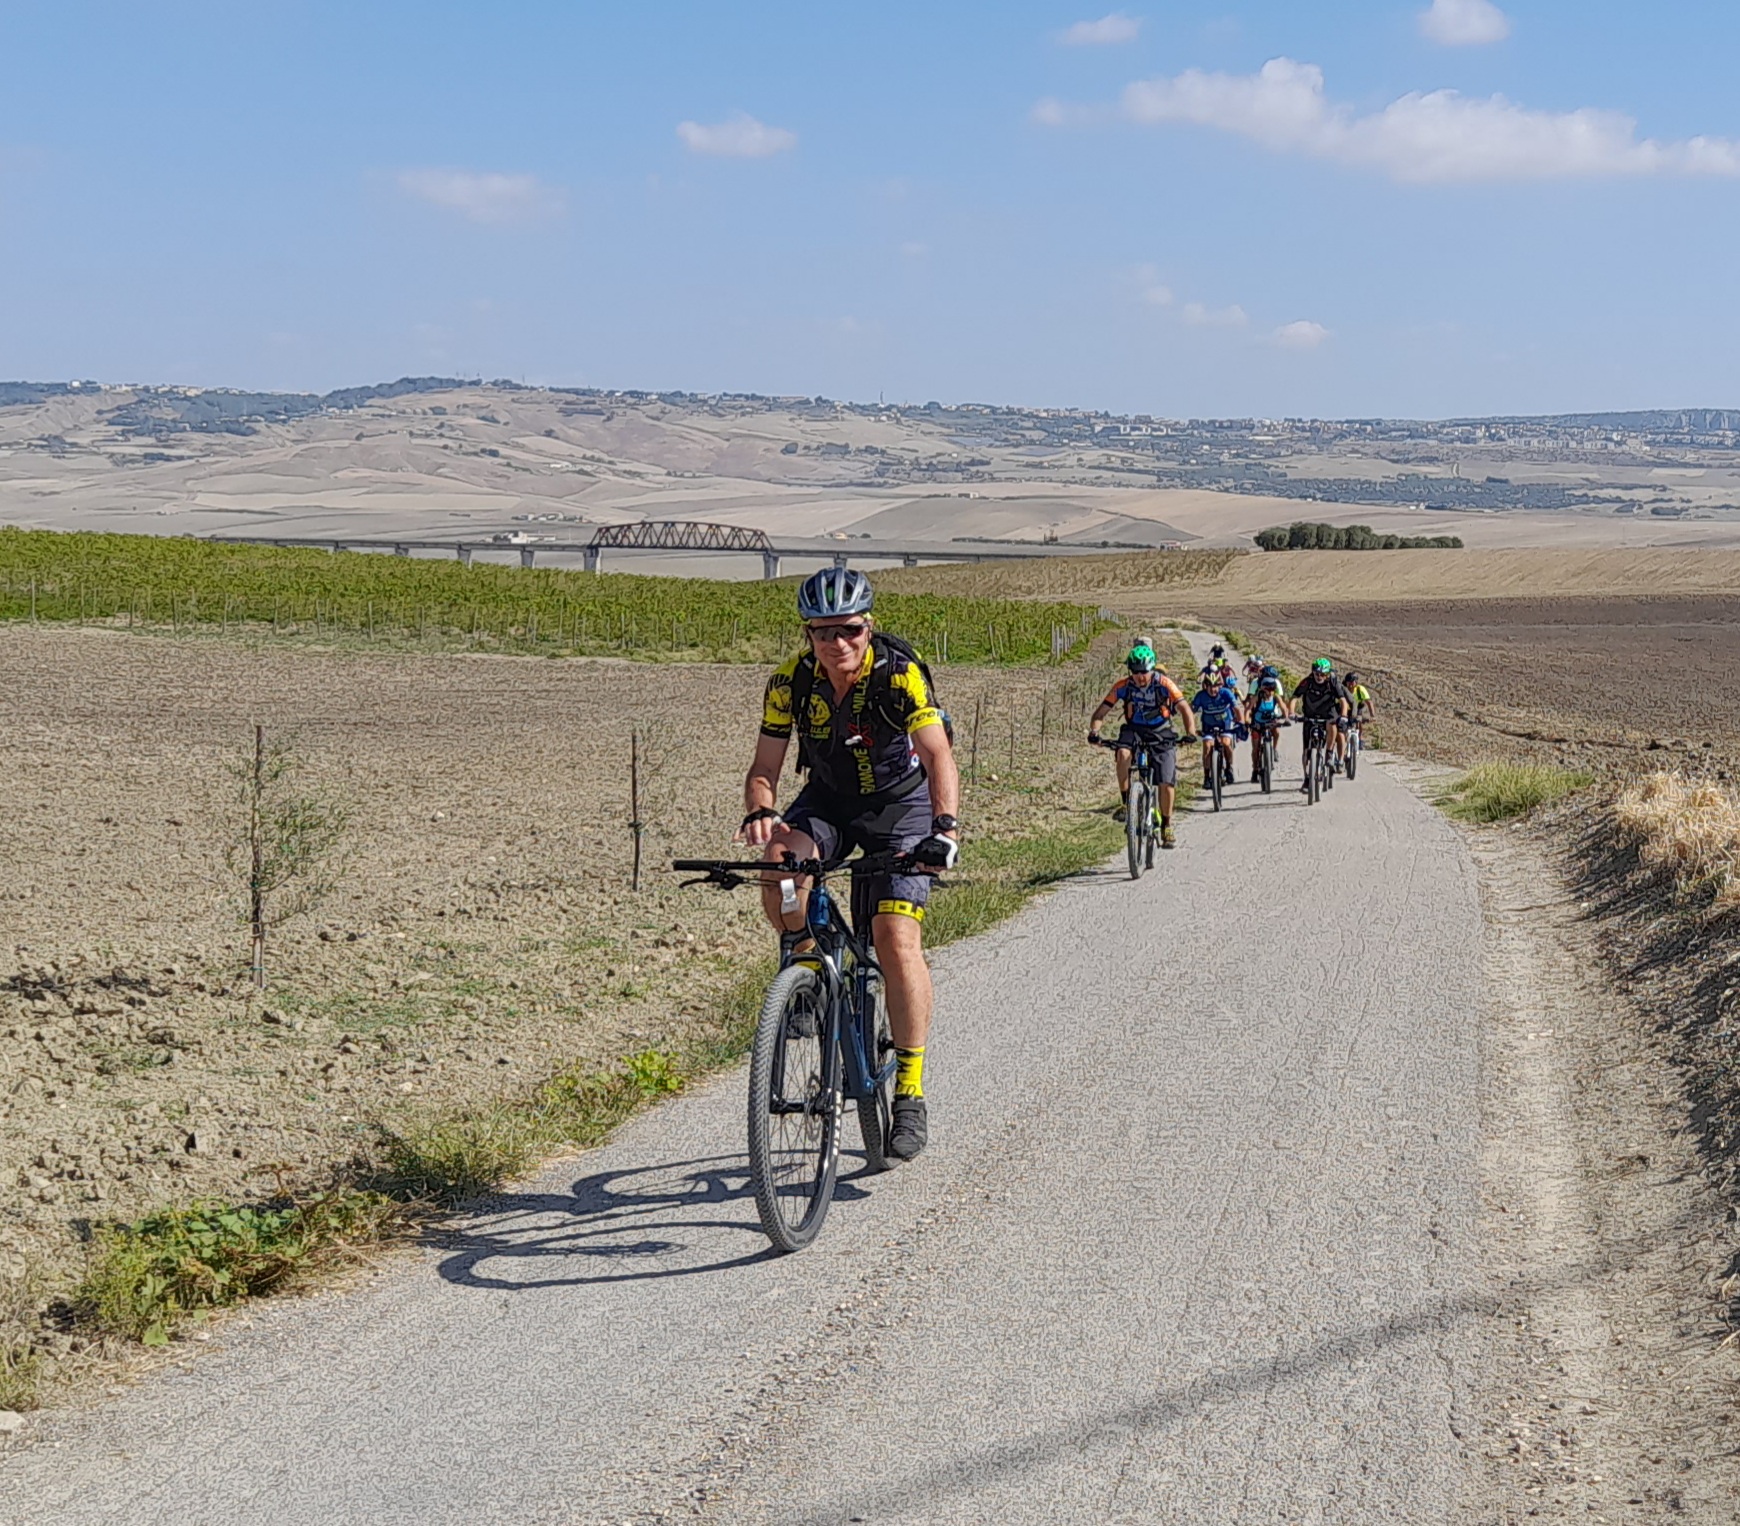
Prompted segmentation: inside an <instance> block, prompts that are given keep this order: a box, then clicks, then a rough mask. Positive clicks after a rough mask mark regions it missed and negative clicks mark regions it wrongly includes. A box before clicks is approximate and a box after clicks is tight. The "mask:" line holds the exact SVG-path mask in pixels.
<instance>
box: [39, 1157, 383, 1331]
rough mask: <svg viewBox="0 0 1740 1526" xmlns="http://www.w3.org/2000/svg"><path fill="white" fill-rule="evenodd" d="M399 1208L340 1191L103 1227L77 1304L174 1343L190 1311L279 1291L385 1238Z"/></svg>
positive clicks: (173, 1212)
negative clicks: (308, 1198) (304, 1198)
mask: <svg viewBox="0 0 1740 1526" xmlns="http://www.w3.org/2000/svg"><path fill="white" fill-rule="evenodd" d="M398 1212H399V1210H398V1208H397V1205H395V1204H393V1203H392V1202H391V1201H390V1200H388V1199H387V1198H385V1197H383V1196H382V1195H380V1194H379V1193H374V1192H360V1191H355V1190H340V1191H335V1192H330V1193H326V1194H324V1195H322V1196H320V1197H317V1198H313V1199H310V1200H309V1201H307V1202H281V1203H272V1204H258V1205H249V1206H235V1205H232V1204H227V1203H216V1202H201V1203H193V1204H190V1205H189V1206H187V1207H185V1208H167V1209H164V1210H162V1211H161V1212H159V1213H153V1214H149V1215H147V1216H146V1217H145V1218H142V1219H138V1220H136V1221H135V1222H133V1223H131V1224H112V1225H107V1226H105V1227H103V1228H102V1229H99V1230H98V1231H97V1241H96V1252H95V1255H94V1256H93V1257H92V1261H91V1266H90V1270H89V1271H88V1272H87V1273H86V1275H85V1278H84V1280H83V1281H82V1282H81V1283H80V1284H79V1286H78V1288H77V1289H76V1290H75V1291H74V1293H73V1297H72V1305H73V1308H74V1310H75V1311H76V1312H77V1314H78V1315H79V1317H80V1319H81V1320H82V1321H83V1322H84V1323H86V1324H87V1325H89V1326H91V1327H93V1328H95V1329H96V1330H99V1331H101V1332H102V1333H104V1334H107V1335H119V1336H123V1337H126V1338H128V1339H131V1340H137V1341H140V1342H142V1343H143V1344H145V1345H147V1346H162V1345H167V1344H168V1342H169V1339H170V1337H171V1336H172V1335H173V1334H174V1333H175V1331H176V1329H177V1328H178V1327H179V1326H180V1325H181V1324H182V1323H183V1322H184V1321H185V1320H187V1319H188V1318H189V1317H190V1316H192V1315H195V1314H198V1313H200V1312H202V1311H204V1310H207V1309H217V1308H222V1307H224V1306H225V1305H227V1304H234V1303H239V1302H241V1301H242V1300H243V1299H247V1298H253V1297H257V1296H259V1295H260V1294H263V1293H272V1292H276V1291H278V1290H279V1289H281V1288H283V1287H285V1286H287V1285H288V1284H290V1283H292V1282H294V1281H296V1280H298V1279H300V1278H302V1277H305V1276H307V1275H308V1274H310V1273H312V1272H314V1271H315V1270H317V1269H319V1268H320V1267H324V1266H329V1265H331V1264H333V1263H334V1262H335V1261H336V1260H339V1259H342V1257H343V1256H344V1254H345V1253H346V1251H347V1250H351V1249H353V1248H355V1247H357V1246H359V1245H361V1244H362V1243H364V1242H366V1241H368V1240H370V1239H374V1238H378V1237H379V1235H380V1234H381V1232H382V1231H383V1230H384V1229H385V1228H386V1227H387V1226H388V1225H389V1223H390V1222H391V1221H392V1220H393V1219H394V1218H395V1217H396V1215H397V1214H398Z"/></svg>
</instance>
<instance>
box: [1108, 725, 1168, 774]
mask: <svg viewBox="0 0 1740 1526" xmlns="http://www.w3.org/2000/svg"><path fill="white" fill-rule="evenodd" d="M1118 746H1120V747H1127V748H1128V749H1129V750H1130V751H1131V752H1134V751H1135V750H1136V749H1137V748H1138V747H1146V748H1147V749H1148V752H1149V754H1150V755H1151V756H1152V757H1153V759H1154V770H1155V772H1156V773H1158V774H1159V776H1160V782H1161V783H1162V784H1176V783H1177V782H1178V733H1177V732H1175V731H1174V730H1173V729H1172V728H1171V727H1170V726H1167V727H1164V728H1159V729H1156V728H1150V727H1147V726H1132V725H1130V724H1128V723H1127V722H1126V723H1125V724H1124V725H1123V726H1121V727H1119V728H1118Z"/></svg>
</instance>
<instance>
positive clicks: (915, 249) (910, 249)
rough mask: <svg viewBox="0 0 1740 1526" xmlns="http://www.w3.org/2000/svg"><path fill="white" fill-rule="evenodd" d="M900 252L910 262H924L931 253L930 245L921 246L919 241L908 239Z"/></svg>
mask: <svg viewBox="0 0 1740 1526" xmlns="http://www.w3.org/2000/svg"><path fill="white" fill-rule="evenodd" d="M900 252H901V253H902V254H904V255H905V256H906V257H907V259H909V260H922V259H923V258H924V257H925V256H926V255H927V254H929V253H930V245H929V244H921V243H920V242H919V241H918V240H917V239H908V240H907V241H906V242H905V243H904V244H902V245H901V246H900Z"/></svg>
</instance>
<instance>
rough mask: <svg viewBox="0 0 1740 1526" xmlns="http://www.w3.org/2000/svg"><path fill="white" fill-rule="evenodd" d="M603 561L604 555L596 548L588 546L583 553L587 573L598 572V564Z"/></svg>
mask: <svg viewBox="0 0 1740 1526" xmlns="http://www.w3.org/2000/svg"><path fill="white" fill-rule="evenodd" d="M603 560H604V553H603V551H601V550H600V549H599V548H598V547H597V546H588V547H587V548H586V553H585V568H586V570H587V571H588V572H596V571H598V564H599V563H600V562H602V561H603Z"/></svg>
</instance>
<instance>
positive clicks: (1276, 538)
mask: <svg viewBox="0 0 1740 1526" xmlns="http://www.w3.org/2000/svg"><path fill="white" fill-rule="evenodd" d="M1252 539H1253V540H1255V541H1256V543H1257V545H1258V546H1260V547H1261V548H1262V549H1263V550H1264V551H1428V550H1443V551H1456V550H1460V549H1461V546H1462V537H1461V536H1460V535H1379V534H1378V533H1377V531H1375V530H1374V529H1372V527H1371V526H1370V525H1326V524H1322V523H1319V522H1317V521H1314V520H1296V521H1295V522H1294V523H1293V524H1290V525H1271V526H1270V527H1269V528H1268V529H1267V530H1259V531H1257V533H1256V534H1255V535H1254V536H1253V537H1252Z"/></svg>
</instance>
